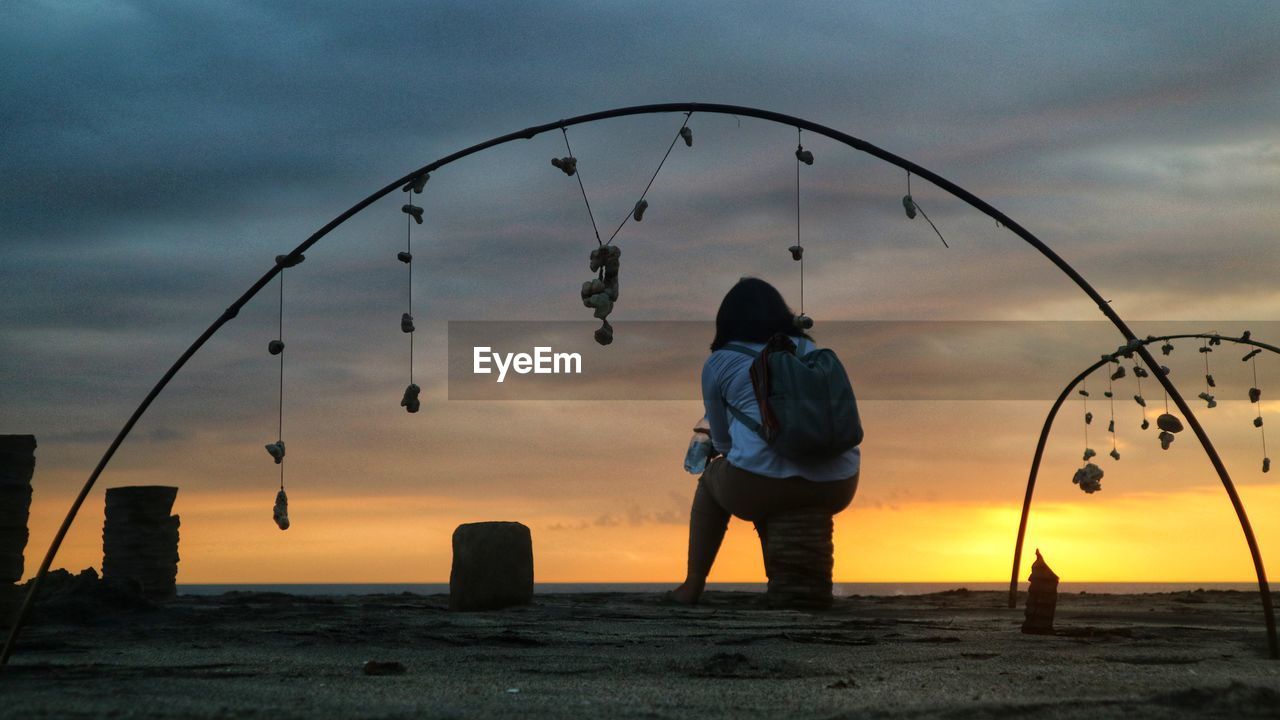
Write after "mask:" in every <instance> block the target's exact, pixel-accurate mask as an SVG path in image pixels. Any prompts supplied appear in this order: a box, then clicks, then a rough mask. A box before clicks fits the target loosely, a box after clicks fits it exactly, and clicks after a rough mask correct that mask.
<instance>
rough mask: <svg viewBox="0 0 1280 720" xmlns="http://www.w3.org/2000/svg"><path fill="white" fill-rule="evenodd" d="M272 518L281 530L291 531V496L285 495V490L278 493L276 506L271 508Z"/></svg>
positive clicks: (281, 489) (282, 489)
mask: <svg viewBox="0 0 1280 720" xmlns="http://www.w3.org/2000/svg"><path fill="white" fill-rule="evenodd" d="M271 517H272V519H273V520H275V521H276V526H277V527H279V528H280V529H281V530H288V529H289V496H288V495H285V494H284V488H280V491H279V492H277V493H276V504H275V507H273V508H271Z"/></svg>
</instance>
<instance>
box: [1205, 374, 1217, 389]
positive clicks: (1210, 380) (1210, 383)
mask: <svg viewBox="0 0 1280 720" xmlns="http://www.w3.org/2000/svg"><path fill="white" fill-rule="evenodd" d="M1204 384H1205V385H1208V386H1209V387H1218V383H1216V382H1214V381H1213V376H1212V375H1205V376H1204Z"/></svg>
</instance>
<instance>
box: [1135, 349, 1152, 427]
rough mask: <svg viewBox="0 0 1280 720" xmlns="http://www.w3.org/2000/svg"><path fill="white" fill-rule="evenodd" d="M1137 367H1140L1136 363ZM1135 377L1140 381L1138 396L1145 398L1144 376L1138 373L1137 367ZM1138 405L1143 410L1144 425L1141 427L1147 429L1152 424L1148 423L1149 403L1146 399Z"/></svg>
mask: <svg viewBox="0 0 1280 720" xmlns="http://www.w3.org/2000/svg"><path fill="white" fill-rule="evenodd" d="M1137 367H1138V366H1137V365H1134V368H1137ZM1133 377H1134V379H1135V380H1137V381H1138V397H1140V398H1145V396H1144V395H1143V394H1142V376H1141V375H1139V374H1138V372H1137V370H1136V369H1135V370H1134V373H1133ZM1138 407H1139V408H1140V409H1141V410H1142V425H1140V427H1141V428H1142V429H1143V430H1146V429H1147V428H1148V427H1150V426H1149V425H1148V423H1147V404H1146V401H1145V399H1144V400H1143V402H1142V403H1140V404H1139V405H1138Z"/></svg>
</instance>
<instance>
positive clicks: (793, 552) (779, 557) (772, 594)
mask: <svg viewBox="0 0 1280 720" xmlns="http://www.w3.org/2000/svg"><path fill="white" fill-rule="evenodd" d="M833 527H834V523H833V522H832V518H831V515H830V513H825V512H821V511H799V512H792V513H782V514H778V515H773V516H771V517H769V519H768V520H766V521H765V546H764V567H765V573H766V574H767V575H768V576H769V590H768V594H767V595H766V601H767V603H768V605H769V607H774V608H810V609H820V608H828V607H831V569H832V567H833V565H834V564H835V559H834V558H835V544H834V543H833V542H832V539H831V537H832V531H833Z"/></svg>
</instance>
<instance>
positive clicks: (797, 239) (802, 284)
mask: <svg viewBox="0 0 1280 720" xmlns="http://www.w3.org/2000/svg"><path fill="white" fill-rule="evenodd" d="M801 132H802V131H801V130H800V128H796V147H803V143H801V142H800V133H801ZM800 244H801V243H800V156H799V155H798V154H797V155H796V245H800ZM800 314H801V315H803V314H804V254H803V253H801V255H800Z"/></svg>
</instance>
